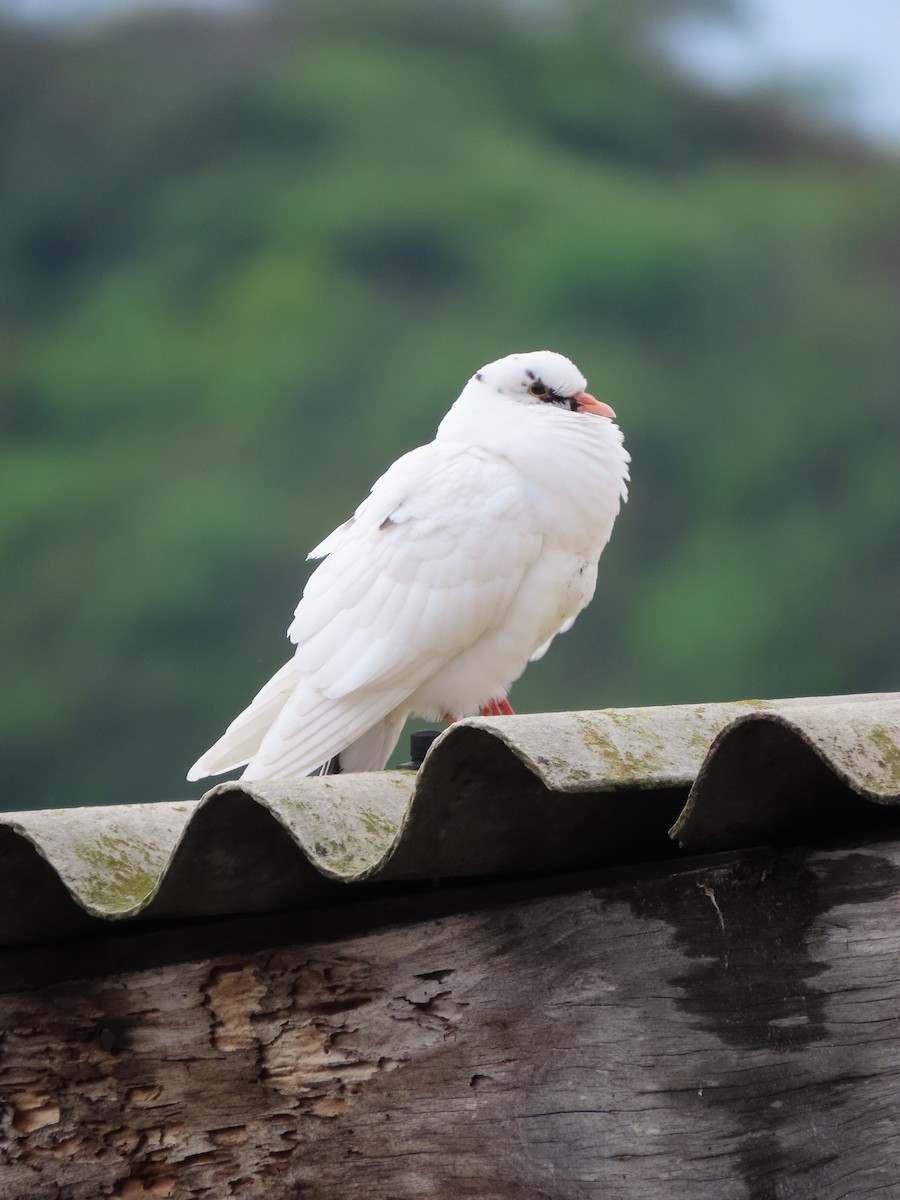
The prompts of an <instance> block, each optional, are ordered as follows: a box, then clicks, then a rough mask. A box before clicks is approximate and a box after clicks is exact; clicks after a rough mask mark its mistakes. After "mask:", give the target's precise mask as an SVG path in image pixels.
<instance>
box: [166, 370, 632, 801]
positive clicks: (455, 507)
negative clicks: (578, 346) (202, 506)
mask: <svg viewBox="0 0 900 1200" xmlns="http://www.w3.org/2000/svg"><path fill="white" fill-rule="evenodd" d="M586 386H587V385H586V381H585V378H584V376H583V375H582V374H581V372H580V371H579V370H578V368H577V367H576V366H575V365H574V363H572V362H570V361H569V359H567V358H565V357H563V355H561V354H556V353H554V352H553V351H552V350H538V351H534V352H532V353H529V354H510V355H508V356H507V357H506V358H501V359H499V360H498V361H497V362H492V363H489V364H488V365H487V366H486V367H482V369H481V370H480V371H478V372H477V373H476V374H475V375H473V376H472V378H471V379H470V380H469V382H468V383H467V384H466V386H465V388H464V389H463V391H462V394H461V395H460V397H459V399H458V400H457V401H456V403H455V404H454V405H453V407H452V408H451V409H450V411H449V412H448V413H447V415H446V416H445V417H444V419H443V421H442V422H441V424H440V426H439V427H438V431H437V434H436V435H435V438H434V441H433V442H430V443H429V444H428V445H427V446H419V447H418V448H417V449H415V450H411V451H410V452H409V453H408V454H404V455H403V456H402V458H399V459H398V460H397V461H396V462H395V463H394V465H393V466H392V467H390V468H389V469H388V470H387V471H386V472H385V474H384V475H382V477H381V478H380V479H379V480H378V481H377V482H376V483H375V485H374V486H373V488H372V490H371V492H370V493H369V495H368V497H367V498H366V499H365V500H364V501H363V503H362V504H361V505H360V506H359V508H358V509H357V510H356V512H355V513H354V514H353V516H352V517H351V518H350V519H349V520H348V521H345V522H344V524H343V525H341V526H340V527H339V528H338V529H336V530H335V531H334V533H332V534H331V535H330V536H329V537H327V538H326V539H325V541H324V542H322V543H321V544H320V545H319V546H317V547H316V548H315V550H313V551H312V552H311V553H310V555H309V557H310V558H321V559H324V561H323V562H322V564H321V565H320V566H319V567H318V568H317V569H316V570H315V571H314V572H313V574H312V576H311V577H310V579H309V582H308V583H307V585H306V589H305V591H304V593H303V596H302V598H301V600H300V603H299V604H298V606H297V609H296V612H295V613H294V620H293V623H292V624H291V626H290V628H289V630H288V637H289V638H290V639H291V641H292V642H294V643H295V644H296V647H297V649H296V652H295V653H294V656H293V658H291V660H290V661H289V662H288V663H286V664H285V665H284V666H283V667H282V668H281V670H280V671H278V672H277V673H276V674H275V675H274V676H273V677H272V679H270V680H269V682H268V683H267V684H266V685H265V687H264V688H263V689H262V691H261V692H260V693H259V694H258V695H257V696H256V698H255V699H254V700H253V702H252V704H251V705H250V706H249V708H247V709H245V710H244V712H242V713H241V714H240V716H238V717H237V718H235V720H234V721H233V722H232V723H231V725H229V727H228V729H227V730H226V731H225V733H224V734H223V735H222V737H221V738H220V739H219V740H218V741H217V742H216V744H215V745H214V746H213V747H212V748H211V749H210V750H208V751H207V752H206V753H205V754H204V755H203V756H202V757H201V758H200V759H198V761H197V762H196V763H195V764H194V766H193V767H192V768H191V770H190V773H189V774H188V779H191V780H194V779H200V778H202V777H203V776H205V775H217V774H220V773H222V772H224V771H231V770H233V769H234V768H236V767H240V766H243V765H244V764H247V766H246V770H245V771H244V773H243V778H244V779H270V778H285V777H291V776H299V775H308V774H310V773H312V772H313V771H315V770H317V769H319V768H322V767H325V768H326V769H329V766H328V765H329V764H330V769H339V770H341V771H373V770H381V769H383V767H384V765H385V763H386V762H387V760H388V758H389V757H390V754H391V751H392V750H393V748H394V746H395V745H396V742H397V740H398V738H399V736H400V732H401V730H402V728H403V724H404V722H405V721H406V718H407V717H408V716H409V715H410V714H412V713H416V714H418V715H419V716H422V717H425V718H427V719H429V720H447V721H452V720H455V719H457V718H459V717H463V716H470V715H473V714H476V713H480V714H482V715H500V714H504V713H510V712H512V709H511V708H510V706H509V704H508V702H507V700H506V693H507V691H508V689H509V687H510V685H511V683H512V682H513V680H515V679H517V678H518V677H519V676H520V675H521V674H522V672H523V671H524V670H525V667H526V666H527V664H528V662H529V660H534V659H537V658H540V657H541V655H542V654H543V653H544V652H545V651H546V649H547V647H548V646H549V645H550V643H551V641H552V640H553V638H554V637H556V635H557V634H558V633H562V632H564V631H565V630H567V629H569V628H570V627H571V625H572V623H573V622H574V620H575V618H576V616H577V615H578V613H579V612H580V611H581V609H583V608H584V607H585V605H586V604H587V603H588V602H589V600H590V599H591V596H592V595H593V593H594V587H595V584H596V581H597V562H598V559H599V558H600V553H601V551H602V550H603V547H604V546H605V545H606V543H607V541H608V540H609V536H610V533H611V532H612V527H613V522H614V521H615V518H616V515H617V513H618V511H619V506H620V503H621V502H622V501H623V500H624V499H626V496H627V490H626V483H627V480H628V463H629V461H630V457H629V455H628V452H627V451H626V450H625V448H624V446H623V444H622V434H621V432H620V430H619V428H618V426H617V425H615V424H614V423H613V418H614V417H615V413H614V412H613V410H612V409H611V408H610V407H609V405H608V404H603V403H602V402H601V401H599V400H595V399H594V397H593V396H591V395H589V394H588V393H587V392H586V391H585V387H586Z"/></svg>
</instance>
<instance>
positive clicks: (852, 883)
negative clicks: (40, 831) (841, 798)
mask: <svg viewBox="0 0 900 1200" xmlns="http://www.w3.org/2000/svg"><path fill="white" fill-rule="evenodd" d="M490 893H491V889H489V888H485V889H483V890H482V892H480V893H473V894H463V893H460V894H459V896H458V899H457V907H458V909H459V911H456V912H453V913H449V914H448V913H445V914H444V915H434V914H433V912H432V913H430V912H429V899H428V897H425V898H421V897H416V896H410V897H408V898H406V899H405V900H403V901H398V902H396V903H395V908H394V909H393V910H392V911H394V912H398V911H403V912H405V917H404V918H403V919H402V920H397V921H395V922H394V923H392V924H390V925H388V926H380V927H377V928H373V929H371V930H369V931H367V932H365V931H364V932H360V931H358V930H357V931H355V932H352V933H347V934H346V935H344V936H342V935H340V933H335V934H332V935H329V936H328V938H327V939H324V940H320V941H315V940H307V941H305V942H304V943H303V944H297V943H294V944H291V945H284V946H280V947H275V948H271V947H270V948H266V949H261V950H257V951H256V952H253V953H246V952H243V951H241V952H235V953H234V954H224V955H223V954H219V955H218V956H216V957H215V958H206V959H204V960H202V961H187V962H181V963H175V962H172V963H168V964H164V965H158V966H155V967H153V968H152V969H149V970H143V971H135V970H132V971H128V972H127V973H123V974H118V975H112V976H105V977H103V976H101V977H99V978H91V979H87V980H82V981H81V982H69V983H62V984H55V985H52V986H43V987H40V988H36V989H32V990H24V991H20V992H17V993H10V994H7V995H5V996H2V997H0V1020H2V1030H3V1036H2V1044H0V1100H2V1106H3V1123H2V1129H0V1162H2V1164H3V1166H2V1170H0V1195H2V1196H3V1197H11V1198H16V1200H18V1198H23V1200H24V1198H30V1197H34V1198H35V1200H38V1198H40V1200H51V1198H52V1200H95V1198H96V1197H101V1196H108V1197H115V1198H118V1200H134V1198H136V1197H175V1198H179V1197H184V1198H191V1200H193V1198H195V1197H198V1198H199V1197H205V1198H207V1200H219V1198H224V1197H230V1196H239V1197H257V1196H259V1197H266V1200H281V1198H282V1197H283V1198H287V1197H291V1198H295V1197H297V1198H302V1200H347V1198H353V1197H366V1198H367V1200H370V1198H374V1200H380V1198H384V1200H413V1198H419V1197H450V1198H453V1200H466V1198H472V1200H474V1198H476V1197H477V1198H479V1200H481V1198H486V1197H494V1198H497V1200H501V1198H502V1200H507V1198H509V1200H513V1198H515V1200H538V1198H542V1200H543V1198H546V1200H569V1198H571V1200H583V1198H591V1200H594V1198H601V1197H602V1198H604V1200H605V1198H619V1197H622V1198H624V1197H628V1198H629V1200H632V1198H636V1200H656V1198H665V1200H674V1198H682V1197H683V1198H685V1200H687V1198H690V1200H846V1198H849V1197H854V1198H861V1197H873V1198H877V1200H885V1198H886V1197H890V1196H895V1195H900V1118H898V1115H897V1114H898V1109H900V1105H898V1100H900V967H898V963H900V955H898V949H900V946H898V942H900V933H898V930H900V843H898V842H894V841H872V842H869V843H864V844H861V845H856V846H852V847H851V846H847V847H839V848H832V849H828V850H810V851H790V852H784V853H778V854H771V855H770V854H764V853H756V854H753V855H749V856H748V855H744V856H737V855H736V856H734V858H733V859H730V860H728V861H724V862H722V861H717V862H715V863H713V864H711V865H709V866H703V867H700V868H699V869H693V870H682V871H680V872H678V873H675V872H674V871H671V869H669V870H668V871H667V873H663V872H658V873H657V874H656V875H655V876H654V875H652V874H650V875H647V876H645V877H643V878H630V879H623V878H621V877H619V878H618V879H615V880H611V881H608V882H607V883H606V884H604V885H603V886H596V887H582V888H580V889H579V890H577V891H574V892H571V893H567V894H560V895H552V896H544V897H539V898H523V899H516V898H514V897H513V898H510V897H509V896H508V895H507V898H506V900H505V901H504V902H503V903H502V904H500V905H499V906H497V905H496V904H494V906H493V907H488V906H487V905H488V904H489V903H490ZM398 905H399V908H398V907H397V906H398ZM445 905H446V902H445ZM417 913H418V914H419V915H418V916H417ZM356 919H357V921H358V913H357V917H356Z"/></svg>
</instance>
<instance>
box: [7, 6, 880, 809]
mask: <svg viewBox="0 0 900 1200" xmlns="http://www.w3.org/2000/svg"><path fill="white" fill-rule="evenodd" d="M666 8H667V11H669V12H671V8H672V6H671V5H668V6H666ZM514 11H515V10H514V9H512V8H507V9H506V10H501V9H498V8H494V7H491V6H490V5H489V4H487V3H482V4H477V3H474V2H473V3H466V2H465V0H440V2H438V0H435V2H433V3H430V4H422V3H419V2H418V0H408V2H403V0H396V2H394V3H383V4H382V3H379V4H376V5H373V4H371V3H369V2H368V0H355V2H354V0H346V2H344V3H338V2H332V3H321V4H313V3H301V4H296V5H294V4H291V5H289V6H284V7H277V6H274V7H264V8H255V9H251V10H247V11H244V12H242V13H238V14H230V15H229V14H225V15H221V14H220V15H206V16H198V15H185V14H180V15H179V14H174V13H170V14H168V15H156V16H152V17H149V16H148V17H145V18H142V19H140V20H138V19H134V20H132V21H130V22H127V23H120V24H118V25H114V26H105V27H101V28H98V29H95V30H94V31H93V32H90V33H85V32H82V33H73V32H69V33H62V32H57V33H53V34H51V33H49V32H47V31H44V32H39V31H37V30H35V29H33V28H26V27H24V26H15V25H12V24H7V25H6V26H5V27H4V28H2V29H0V171H2V190H0V374H2V379H0V390H2V395H0V444H2V450H0V454H2V457H0V492H2V503H0V561H2V578H3V592H4V602H3V604H2V609H0V622H2V629H0V645H2V647H3V650H2V653H3V660H4V669H3V685H4V688H3V690H4V697H3V703H2V706H0V777H2V779H3V780H4V785H5V786H4V795H3V798H2V803H3V805H4V806H5V807H8V808H20V807H29V806H43V805H56V804H74V803H77V804H94V803H113V802H118V801H126V800H128V801H135V800H154V799H171V798H174V797H178V796H187V795H191V794H199V793H200V791H202V787H197V786H195V787H193V788H189V786H188V785H187V784H185V783H184V782H183V777H184V772H185V770H186V769H187V767H188V766H189V764H190V763H191V762H192V761H193V760H194V758H195V757H196V756H197V755H198V754H199V752H200V751H202V750H204V749H205V748H206V746H207V745H209V744H210V742H211V741H212V740H213V739H214V738H215V737H217V736H218V734H219V733H220V732H221V730H222V728H223V727H224V725H225V724H226V723H227V721H228V720H229V719H230V718H231V717H232V716H234V715H235V714H236V713H237V711H238V710H239V709H240V708H241V707H243V705H244V704H245V703H246V702H247V701H248V700H249V699H250V697H251V696H252V695H253V693H254V692H255V690H256V689H257V688H258V686H259V685H260V684H261V683H262V682H263V681H264V680H265V679H266V678H267V677H268V675H269V673H270V672H271V671H272V670H273V669H275V668H276V667H277V666H279V665H280V664H281V662H282V661H284V659H285V658H286V657H287V655H288V651H289V647H288V644H287V642H286V641H285V640H284V637H283V631H284V629H285V628H286V626H287V624H288V621H289V619H290V615H291V612H292V610H293V607H294V605H295V603H296V600H297V597H298V595H299V591H300V588H301V586H302V582H303V580H304V579H305V578H306V573H307V570H308V568H307V567H306V565H305V563H304V558H305V554H306V551H307V549H308V548H309V547H311V546H313V545H314V544H315V543H316V542H318V541H319V540H320V539H321V538H322V536H323V535H324V534H325V533H327V532H328V531H329V530H330V529H331V528H333V526H334V525H335V524H337V523H338V522H339V521H341V520H343V519H344V518H345V517H346V516H347V515H349V513H350V512H351V511H352V509H353V508H354V507H355V505H356V504H357V503H358V501H359V500H360V499H361V498H362V496H363V495H364V494H365V491H366V489H367V488H368V486H369V484H370V483H371V482H372V480H373V479H374V478H375V477H376V476H377V475H378V474H380V473H381V472H382V471H383V470H384V468H385V467H386V466H387V465H388V464H389V463H390V462H391V461H392V460H393V459H394V458H396V457H397V456H398V455H399V454H400V453H401V452H403V451H405V450H407V449H408V448H410V447H411V446H413V445H415V444H417V443H419V442H421V441H423V440H427V439H428V438H430V436H431V435H432V433H433V431H434V428H435V426H436V425H437V423H438V421H439V419H440V417H441V416H442V415H443V412H444V411H445V409H446V408H447V406H448V405H449V403H450V402H451V401H452V399H453V398H454V397H455V396H456V394H457V392H458V391H459V389H460V388H461V387H462V385H463V384H464V382H465V381H466V379H467V378H468V377H469V375H471V374H472V372H473V371H474V370H475V369H477V368H478V367H479V366H480V365H482V364H483V363H484V362H486V361H488V360H491V359H493V358H496V357H499V356H500V355H502V354H506V353H508V352H510V351H512V350H525V349H534V348H538V347H543V346H550V347H552V348H554V349H558V350H560V351H562V352H564V353H565V354H568V355H569V356H570V357H572V358H573V359H575V361H576V362H577V363H578V364H579V365H580V367H581V368H582V370H583V371H584V372H585V374H586V375H587V377H588V380H589V383H590V386H591V388H592V390H593V391H594V392H595V393H596V394H597V395H599V396H602V397H603V398H605V399H607V400H609V401H610V402H612V403H613V404H614V406H615V408H616V410H617V412H618V414H619V419H620V423H621V425H622V427H623V429H624V431H625V434H626V440H627V443H628V445H629V447H630V449H631V451H632V454H633V457H634V463H633V487H632V499H631V502H630V503H629V505H628V506H627V508H626V509H625V511H624V513H623V515H622V517H621V519H620V521H619V524H618V526H617V528H616V531H615V534H614V537H613V542H612V544H611V546H610V548H609V550H608V551H607V553H606V555H605V556H604V559H603V562H602V564H601V582H600V587H599V591H598V597H597V599H596V601H595V602H594V604H593V606H592V607H591V608H590V609H589V610H588V611H587V612H586V613H585V614H583V616H582V617H581V618H580V620H579V622H578V624H577V626H576V628H575V629H574V630H573V631H572V632H571V633H570V634H567V635H566V636H565V637H563V638H561V639H559V640H558V641H557V642H556V644H555V645H554V647H553V650H552V651H551V653H550V654H549V655H548V656H547V658H546V659H545V660H543V661H542V662H540V663H538V664H535V665H534V666H533V667H532V668H531V669H530V670H529V672H528V673H527V674H526V676H525V677H524V679H523V680H522V681H520V683H519V684H518V685H517V686H516V687H515V689H514V691H513V694H512V700H513V703H514V704H515V705H516V707H517V708H519V709H520V710H524V711H528V710H537V709H553V708H578V707H599V706H606V705H628V704H656V703H659V704H661V703H669V702H676V701H693V700H698V701H699V700H712V699H725V698H734V697H746V696H774V695H798V694H808V693H817V692H844V691H856V690H880V689H893V688H897V687H900V622H898V612H900V555H898V533H900V486H898V475H900V470H898V467H900V452H898V445H900V403H898V379H900V352H898V328H900V325H898V319H900V276H898V271H897V268H898V263H900V229H898V223H897V210H898V209H897V206H898V199H900V167H898V164H897V163H896V162H891V161H884V160H879V159H878V158H876V157H874V156H872V155H870V154H868V153H866V152H864V151H862V150H861V149H857V148H854V147H852V146H850V145H848V144H841V143H839V142H838V141H836V140H829V139H828V138H827V137H826V136H824V135H822V134H818V133H814V132H811V131H809V130H805V129H803V128H801V127H800V126H799V125H797V124H796V123H795V122H794V121H793V120H792V118H791V117H790V116H789V115H787V114H786V113H785V112H783V111H780V110H779V109H778V108H777V107H776V106H775V105H774V103H766V102H763V101H762V100H760V101H755V102H751V101H742V102H739V101H736V100H733V101H726V100H724V99H722V98H717V97H714V96H711V95H707V94H705V93H702V92H699V91H694V90H692V89H691V88H690V86H689V85H688V84H686V83H684V82H680V81H678V80H676V79H674V78H673V77H670V76H669V75H668V74H667V73H666V71H665V70H664V68H663V67H662V66H661V65H660V64H659V63H658V62H657V61H655V60H654V59H653V58H652V56H650V55H649V54H647V53H645V52H644V51H643V50H642V48H641V47H642V45H644V42H643V41H642V35H643V34H644V33H645V30H646V25H647V22H649V21H650V20H652V18H653V16H654V14H655V8H654V6H653V5H652V4H642V5H638V4H624V5H623V4H620V5H613V4H607V5H602V4H591V5H586V6H584V8H581V7H578V6H576V5H574V4H573V5H571V6H568V5H561V6H558V7H554V8H548V10H546V12H545V13H544V15H543V16H541V15H540V13H541V10H539V9H533V8H526V7H524V6H523V8H522V10H521V12H520V15H519V16H518V17H515V16H514V15H509V14H510V13H514ZM551 13H552V17H551V15H549V14H551ZM528 14H530V15H528ZM584 499H585V503H586V504H589V503H590V497H589V496H586V497H585V498H584Z"/></svg>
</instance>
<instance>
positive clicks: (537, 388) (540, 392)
mask: <svg viewBox="0 0 900 1200" xmlns="http://www.w3.org/2000/svg"><path fill="white" fill-rule="evenodd" d="M548 391H549V389H548V387H547V385H546V384H544V383H541V381H540V380H539V379H536V380H535V381H534V383H529V385H528V394H529V396H540V397H541V398H543V397H544V396H546V395H547V393H548Z"/></svg>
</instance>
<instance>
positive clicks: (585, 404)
mask: <svg viewBox="0 0 900 1200" xmlns="http://www.w3.org/2000/svg"><path fill="white" fill-rule="evenodd" d="M572 399H573V400H574V401H575V402H576V404H577V405H578V408H577V409H576V410H575V411H576V412H585V413H594V414H595V415H596V416H598V417H609V419H610V420H613V418H614V417H615V415H616V414H615V412H614V411H613V409H612V408H610V406H609V405H608V404H604V403H603V401H602V400H597V399H595V397H593V396H592V395H591V394H590V392H576V393H575V395H574V396H573V397H572Z"/></svg>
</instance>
